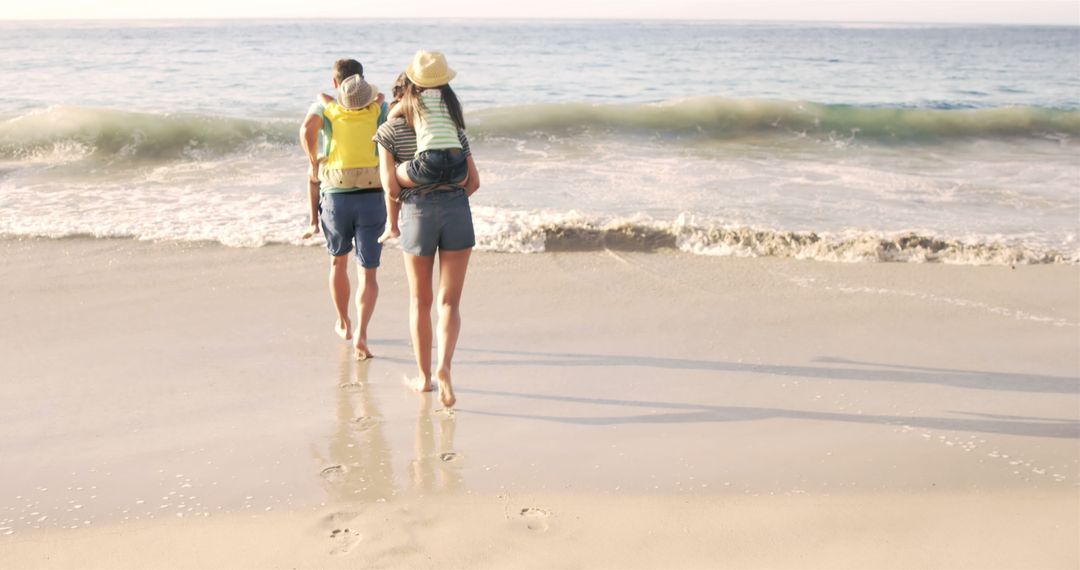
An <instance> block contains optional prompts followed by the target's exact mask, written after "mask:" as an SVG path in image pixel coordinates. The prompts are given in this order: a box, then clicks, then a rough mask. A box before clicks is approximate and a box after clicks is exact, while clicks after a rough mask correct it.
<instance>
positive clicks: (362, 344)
mask: <svg viewBox="0 0 1080 570" xmlns="http://www.w3.org/2000/svg"><path fill="white" fill-rule="evenodd" d="M353 347H354V348H355V349H356V359H357V360H367V359H369V358H372V357H374V356H375V355H374V354H371V351H370V350H368V346H367V337H365V336H360V335H359V334H357V335H356V342H355V343H354V344H353Z"/></svg>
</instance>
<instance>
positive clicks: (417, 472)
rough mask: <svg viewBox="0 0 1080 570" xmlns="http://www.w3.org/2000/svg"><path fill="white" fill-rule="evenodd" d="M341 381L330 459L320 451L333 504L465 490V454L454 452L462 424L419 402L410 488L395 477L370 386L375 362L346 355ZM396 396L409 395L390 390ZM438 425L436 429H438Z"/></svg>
mask: <svg viewBox="0 0 1080 570" xmlns="http://www.w3.org/2000/svg"><path fill="white" fill-rule="evenodd" d="M342 354H343V357H342V360H341V365H340V367H339V377H338V382H337V387H336V388H335V389H336V390H337V414H336V415H337V425H336V429H335V430H334V433H333V435H332V436H331V437H330V441H329V446H328V456H327V457H323V456H322V455H321V454H319V453H318V452H317V451H316V459H317V460H318V461H319V462H320V466H319V469H320V473H321V475H322V477H323V479H324V483H325V485H324V486H325V488H326V492H327V498H328V503H329V504H331V505H335V506H337V507H340V506H343V505H345V504H350V503H351V504H364V503H371V502H383V501H391V500H392V499H393V498H394V497H396V496H398V495H399V494H401V492H409V491H411V492H414V493H415V494H417V495H418V496H421V497H423V496H426V495H431V494H438V493H446V492H456V491H458V490H460V489H461V488H462V475H461V470H460V466H461V461H462V455H461V454H460V453H459V452H458V451H457V450H455V449H454V431H455V429H456V426H457V423H456V419H455V417H454V416H453V414H452V413H446V412H443V411H439V412H436V411H434V409H433V403H434V401H433V398H432V396H431V394H430V393H422V394H419V395H417V396H415V397H417V401H418V404H419V408H418V409H417V414H416V430H415V438H414V447H413V458H412V460H411V461H410V463H409V481H408V483H404V482H403V484H407V485H408V487H407V488H399V484H398V482H397V481H396V480H395V478H394V470H393V454H392V453H391V447H390V444H389V438H388V431H389V430H388V425H387V421H386V418H384V417H383V416H382V414H381V413H380V412H379V408H378V401H377V398H376V397H375V394H374V393H373V390H372V386H371V385H370V384H369V383H368V371H369V369H370V366H371V364H372V361H371V360H367V361H361V362H357V361H355V360H354V359H353V358H352V355H351V354H350V353H348V352H347V351H343V353H342ZM391 393H393V394H394V395H395V396H396V397H402V398H405V397H409V396H410V395H409V394H405V393H398V392H396V391H391ZM436 424H437V425H436Z"/></svg>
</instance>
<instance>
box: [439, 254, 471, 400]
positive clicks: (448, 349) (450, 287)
mask: <svg viewBox="0 0 1080 570" xmlns="http://www.w3.org/2000/svg"><path fill="white" fill-rule="evenodd" d="M471 253H472V248H469V249H462V250H458V251H442V250H440V251H439V368H438V370H437V371H436V372H435V377H436V378H437V379H438V381H439V399H441V400H442V403H443V405H444V406H446V407H447V408H450V407H452V406H453V405H454V402H456V401H457V398H455V397H454V386H453V383H452V381H451V378H450V366H451V364H452V362H453V360H454V349H455V348H456V347H457V340H458V333H460V332H461V291H462V289H464V287H465V272H466V270H467V269H468V268H469V255H470V254H471Z"/></svg>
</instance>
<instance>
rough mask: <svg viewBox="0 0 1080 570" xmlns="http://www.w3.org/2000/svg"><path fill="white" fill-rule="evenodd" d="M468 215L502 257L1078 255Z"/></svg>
mask: <svg viewBox="0 0 1080 570" xmlns="http://www.w3.org/2000/svg"><path fill="white" fill-rule="evenodd" d="M476 210H478V211H476V212H475V214H476V219H477V224H478V226H479V227H478V231H477V246H478V248H479V249H486V250H491V251H507V252H543V251H548V252H553V251H554V252H558V251H602V250H614V251H642V252H651V251H660V250H665V249H670V250H680V251H684V252H687V253H693V254H699V255H714V256H728V257H786V258H795V259H815V260H821V261H833V262H844V263H860V262H862V263H865V262H908V263H955V264H965V265H1015V264H1044V263H1078V262H1080V250H1077V251H1071V252H1064V251H1055V250H1053V249H1051V248H1049V247H1042V246H1035V245H1031V244H1022V243H1015V242H1014V241H1011V240H997V239H994V238H992V237H985V238H981V239H980V238H974V237H973V238H969V239H955V238H945V237H939V236H934V235H924V234H921V233H918V232H892V233H890V232H874V231H863V232H860V231H847V232H837V233H824V232H822V233H816V232H795V231H781V230H772V229H760V228H751V227H745V226H731V225H720V224H709V223H704V224H701V223H696V222H695V221H694V220H693V219H691V218H688V217H686V216H682V217H680V218H678V219H677V220H675V221H674V222H651V221H646V220H612V221H608V222H600V221H593V220H589V219H587V218H585V217H582V216H578V215H570V216H560V218H561V219H558V220H551V221H542V219H541V220H540V221H537V219H538V218H537V217H535V216H529V215H513V214H508V213H495V212H485V211H483V209H480V208H477V209H476Z"/></svg>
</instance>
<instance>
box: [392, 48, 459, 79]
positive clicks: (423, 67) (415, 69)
mask: <svg viewBox="0 0 1080 570" xmlns="http://www.w3.org/2000/svg"><path fill="white" fill-rule="evenodd" d="M405 75H406V76H407V77H408V78H409V80H410V81H412V82H413V83H415V84H416V86H417V87H423V88H425V89H427V88H430V87H438V86H440V85H446V84H447V83H450V80H451V79H453V78H454V76H455V75H457V72H456V71H454V70H453V69H450V66H449V65H447V64H446V56H445V55H443V54H442V52H440V51H424V50H420V51H418V52H416V55H415V56H413V60H412V63H410V64H409V67H407V68H406V69H405Z"/></svg>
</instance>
